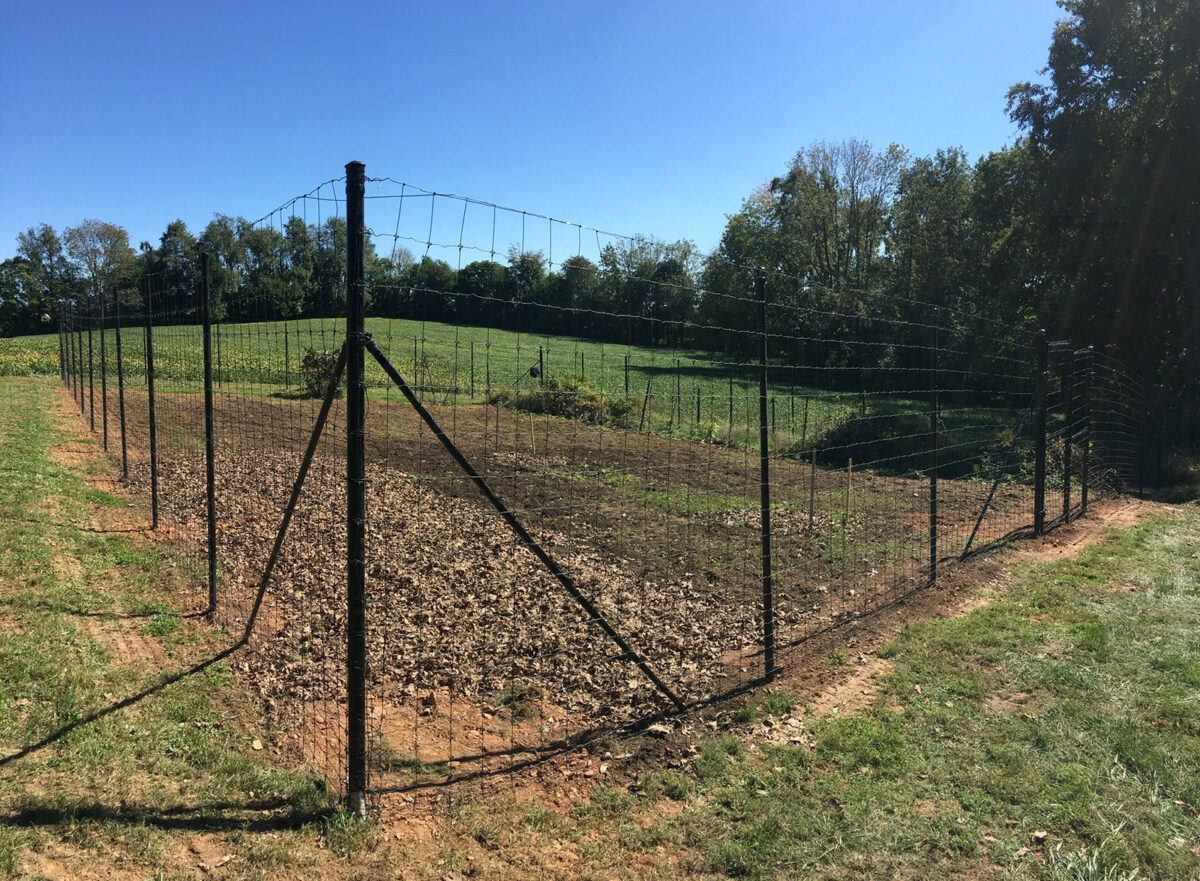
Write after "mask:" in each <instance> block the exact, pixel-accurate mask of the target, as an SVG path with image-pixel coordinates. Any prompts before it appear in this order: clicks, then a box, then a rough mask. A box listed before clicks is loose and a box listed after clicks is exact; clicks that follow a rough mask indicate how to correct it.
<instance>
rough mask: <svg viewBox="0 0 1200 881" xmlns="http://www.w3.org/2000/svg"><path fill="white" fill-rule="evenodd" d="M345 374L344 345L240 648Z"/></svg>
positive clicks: (259, 604)
mask: <svg viewBox="0 0 1200 881" xmlns="http://www.w3.org/2000/svg"><path fill="white" fill-rule="evenodd" d="M345 370H346V345H345V344H344V343H343V344H342V350H341V352H339V353H338V359H337V364H336V365H334V368H333V375H332V376H331V377H330V378H329V386H328V387H327V388H326V389H325V400H323V401H322V402H321V410H320V412H319V413H317V421H316V423H315V424H314V425H313V430H312V436H311V437H310V438H309V439H308V449H306V450H305V451H304V458H303V459H302V460H301V461H300V470H299V472H298V473H297V474H296V480H295V481H294V482H293V483H292V497H291V498H290V499H288V503H287V507H286V508H284V511H283V520H281V521H280V523H279V529H278V530H276V532H275V545H274V546H273V547H272V548H271V556H270V557H268V558H267V565H266V566H265V567H264V568H263V574H262V578H261V579H260V580H259V582H258V593H257V594H256V595H255V597H254V606H253V607H252V608H251V609H250V617H249V619H248V620H247V621H246V630H245V632H244V633H243V634H242V638H241V639H240V640H239V641H238V645H244V644H245V643H246V642H248V641H249V640H250V634H251V633H252V632H253V631H254V622H255V621H256V620H257V619H258V612H259V609H261V608H262V601H263V597H264V596H266V593H267V584H268V583H269V582H270V580H271V573H272V572H273V571H274V570H275V563H276V562H278V560H279V552H280V551H281V550H282V549H283V540H284V538H285V537H286V536H287V531H288V526H289V525H290V524H291V522H292V514H294V513H295V511H296V503H297V502H299V501H300V492H301V490H303V489H304V479H305V478H306V477H307V476H308V469H309V467H310V466H311V465H312V460H313V456H315V455H316V452H317V444H318V443H319V442H320V440H321V432H322V431H324V429H325V422H326V420H328V418H329V409H330V407H332V406H333V398H334V396H335V395H336V394H337V388H338V385H340V384H341V381H342V373H343V372H345Z"/></svg>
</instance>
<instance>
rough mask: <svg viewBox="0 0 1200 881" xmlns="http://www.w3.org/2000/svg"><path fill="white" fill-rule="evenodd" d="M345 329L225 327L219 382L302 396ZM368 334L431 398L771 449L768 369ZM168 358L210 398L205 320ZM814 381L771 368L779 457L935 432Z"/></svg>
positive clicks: (139, 369)
mask: <svg viewBox="0 0 1200 881" xmlns="http://www.w3.org/2000/svg"><path fill="white" fill-rule="evenodd" d="M344 327H345V323H344V321H343V320H341V319H301V320H295V321H271V322H255V323H244V324H222V325H217V326H214V329H213V358H214V381H215V382H216V383H217V386H218V389H219V390H220V391H223V392H227V393H239V394H252V395H274V396H279V397H290V396H299V395H301V394H303V388H304V378H303V373H302V368H301V362H302V360H303V358H304V355H305V353H306V352H307V351H309V350H315V351H318V352H320V351H336V350H337V349H338V348H339V347H340V346H341V342H342V338H343V335H344ZM366 327H367V332H368V333H370V334H371V335H372V337H373V338H374V340H375V341H376V343H377V344H378V345H379V347H380V348H381V349H382V350H383V352H384V353H385V354H386V355H387V356H388V358H389V360H391V362H392V363H393V364H394V365H395V366H396V368H397V369H398V370H399V371H400V372H401V374H402V375H403V376H404V377H405V379H406V380H407V381H408V383H409V384H410V385H411V386H413V387H414V388H415V389H416V390H417V392H418V394H420V396H421V397H422V399H423V400H426V401H428V402H431V403H437V404H443V405H458V404H468V403H472V402H476V403H478V402H483V401H491V402H493V403H500V404H503V405H505V406H509V407H510V408H513V409H518V410H530V411H532V412H536V413H541V414H546V415H571V414H569V413H563V412H559V410H560V408H559V407H558V406H557V404H556V402H557V401H559V400H561V399H562V398H564V397H572V398H581V399H583V400H584V401H585V402H591V403H590V404H589V406H590V407H591V408H592V409H593V410H594V411H595V412H596V413H597V414H599V415H598V416H597V418H595V419H594V420H593V421H599V422H605V421H609V422H612V421H614V420H615V421H618V422H619V423H620V427H623V428H632V429H638V430H643V431H651V432H655V433H659V434H668V435H672V436H676V437H687V438H691V439H695V440H701V441H712V442H718V443H727V444H731V445H736V446H746V445H757V444H758V432H759V428H758V426H759V377H758V369H759V368H758V364H757V363H755V362H748V361H745V360H737V359H736V358H728V357H725V356H722V355H720V354H716V353H712V352H705V351H701V350H685V349H655V348H649V347H645V346H633V345H624V344H620V343H604V342H596V341H592V340H583V339H578V338H575V337H568V336H555V335H541V334H523V333H515V332H512V331H506V330H497V329H494V328H488V327H473V326H457V325H451V324H442V323H437V322H421V321H407V320H398V319H384V318H368V319H367V322H366ZM116 336H117V334H116V331H114V330H111V329H110V330H108V331H106V332H105V334H104V351H105V357H106V359H107V361H106V363H107V366H108V372H109V375H110V376H114V375H115V370H116V368H115V352H116V343H117V340H116ZM100 338H101V334H100V332H99V331H96V332H94V333H93V334H92V341H91V347H92V356H91V357H92V362H93V367H94V370H95V371H97V373H98V371H99V370H100V350H101V340H100ZM76 345H77V346H79V347H80V348H81V350H82V352H83V360H84V364H85V365H86V363H87V357H88V356H87V346H88V335H87V333H86V332H84V333H82V334H81V335H77V338H76ZM121 348H122V355H123V367H124V373H125V379H126V381H127V382H128V383H130V384H132V385H138V386H141V385H144V377H145V341H144V332H143V330H142V328H141V327H140V326H139V327H127V328H125V329H123V330H122V333H121ZM154 354H155V380H156V382H157V383H158V388H159V389H160V390H161V391H163V392H168V393H188V392H199V391H201V388H202V382H203V376H204V374H203V344H202V334H201V328H200V327H199V326H198V325H164V326H159V327H155V329H154ZM68 358H70V348H69V347H68ZM58 359H59V340H58V336H57V334H42V335H37V336H25V337H10V338H5V339H0V375H53V374H55V373H57V372H58V369H59V368H58V364H59V360H58ZM366 367H367V372H366V379H367V384H368V394H369V396H370V397H371V398H372V399H383V398H387V397H389V396H391V397H394V396H395V394H396V391H395V389H393V388H390V384H389V382H388V380H387V377H386V376H385V375H384V373H383V371H382V370H381V369H380V368H379V367H378V365H376V364H375V363H374V361H373V360H371V359H370V358H368V359H367V365H366ZM813 373H814V372H813V371H802V370H801V369H798V368H792V367H789V366H787V365H778V364H773V365H771V367H770V369H769V370H768V386H767V424H768V426H769V427H770V442H771V446H772V448H773V449H774V450H776V451H777V452H779V453H782V454H785V455H800V456H803V455H806V454H807V452H808V451H809V450H811V449H812V448H813V447H822V446H829V447H843V446H846V445H847V444H850V445H852V446H857V447H858V448H859V451H860V452H859V454H858V455H856V454H855V453H854V452H853V451H851V452H850V454H849V455H850V456H851V457H852V458H855V459H857V460H858V461H860V462H862V463H864V464H865V463H867V462H868V461H870V460H872V459H874V458H878V457H879V456H881V455H882V456H883V458H885V459H889V460H891V461H900V460H902V459H903V458H904V453H905V452H906V451H905V450H904V449H901V448H899V447H897V446H896V444H895V443H894V442H891V443H889V444H884V445H883V446H880V441H881V437H876V435H882V434H883V433H884V432H890V433H892V434H902V435H905V436H914V437H915V436H916V435H917V434H919V433H920V432H922V431H924V430H925V429H924V428H923V424H924V423H922V422H921V420H922V419H924V418H925V417H924V415H923V414H924V413H925V411H926V408H927V402H926V401H925V400H924V399H923V397H922V396H915V395H913V394H911V393H905V391H904V390H897V393H893V394H888V393H880V392H879V391H877V390H873V391H871V392H870V393H869V394H868V393H866V392H865V391H860V390H848V389H844V388H837V389H830V388H822V387H820V386H819V385H817V384H814V383H813V382H812V381H811V380H812V378H813ZM818 373H819V372H818ZM85 380H86V376H85ZM95 381H96V382H99V380H98V379H96V380H95ZM575 415H578V414H577V413H576V414H575ZM941 419H942V421H943V423H944V426H945V430H946V431H948V432H955V431H962V432H969V433H970V434H971V435H972V438H973V442H972V443H973V446H974V447H976V448H978V449H980V450H982V449H984V448H985V447H988V446H996V445H997V444H1004V443H1005V442H1006V440H1007V439H1006V437H1005V435H1004V429H1005V426H1006V425H1007V424H1010V423H1011V421H1012V420H1011V410H1010V409H1009V408H1004V409H991V408H989V407H988V406H987V404H986V402H972V403H969V404H968V405H966V406H958V407H945V408H944V409H943V411H942V415H941ZM897 420H904V421H906V423H907V424H908V427H907V428H905V430H904V431H903V432H897V431H895V429H896V427H897V425H899V422H898V421H897ZM829 464H832V462H830V463H829ZM923 464H924V463H923V462H922V463H920V465H919V466H918V467H920V466H923ZM905 467H907V463H904V462H901V467H899V468H893V469H891V470H901V471H902V470H905Z"/></svg>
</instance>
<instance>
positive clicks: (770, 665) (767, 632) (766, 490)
mask: <svg viewBox="0 0 1200 881" xmlns="http://www.w3.org/2000/svg"><path fill="white" fill-rule="evenodd" d="M754 288H755V294H756V295H757V300H758V334H759V338H760V340H761V348H760V350H759V360H758V460H759V480H760V486H761V492H760V511H761V514H762V526H761V529H762V607H763V608H762V616H763V667H764V670H763V675H764V676H765V678H766V679H767V680H768V681H770V680H772V679H774V678H775V674H776V673H777V672H778V670H777V669H776V667H775V590H774V582H773V580H772V577H771V575H772V573H771V458H770V449H769V447H768V443H769V437H768V429H769V423H768V422H767V354H768V353H767V277H766V275H765V274H764V273H763V272H762V270H759V272H758V274H757V276H756V277H755V279H754Z"/></svg>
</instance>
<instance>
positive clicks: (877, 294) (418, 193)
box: [364, 176, 1038, 341]
mask: <svg viewBox="0 0 1200 881" xmlns="http://www.w3.org/2000/svg"><path fill="white" fill-rule="evenodd" d="M366 182H367V183H375V184H379V185H382V184H385V183H387V184H392V185H395V186H399V187H400V188H401V191H400V193H388V194H375V195H370V196H367V198H368V199H373V200H386V199H394V200H401V201H402V200H404V199H412V198H422V199H429V200H430V202H431V214H432V203H433V202H434V201H435V200H436V199H438V198H442V199H448V200H453V201H457V202H460V203H462V204H463V205H464V207H465V206H468V205H475V206H478V207H482V208H486V209H490V210H492V211H494V212H504V213H506V214H509V215H513V216H519V217H521V218H522V220H523V221H525V220H529V219H532V220H536V221H545V222H546V223H547V224H548V225H551V226H553V225H555V224H557V225H559V226H561V227H563V228H568V229H574V230H576V231H577V232H580V233H582V232H587V233H589V234H591V235H593V236H596V237H597V241H598V237H599V236H604V237H606V238H610V239H613V240H616V241H621V242H625V243H631V244H632V243H639V242H645V241H647V240H648V239H647V237H646V236H643V235H628V234H625V233H617V232H612V231H610V230H604V229H600V228H598V227H593V226H588V225H587V224H583V223H577V222H575V221H570V220H564V219H561V218H556V217H554V216H552V215H548V214H542V213H539V212H534V211H527V210H524V209H520V208H513V207H509V206H505V205H500V204H498V203H496V202H490V201H487V200H484V199H477V198H474V197H471V196H463V195H459V194H455V193H442V192H438V191H436V190H430V189H426V188H424V187H421V186H418V185H416V184H411V183H408V182H406V181H402V180H397V179H396V178H393V177H388V176H383V177H368V178H366ZM409 191H411V193H410V192H409ZM464 217H465V210H464ZM464 223H465V221H464ZM431 229H432V222H431ZM364 235H365V236H377V237H381V238H382V237H387V238H392V239H393V240H404V241H411V242H412V243H413V244H422V245H425V246H426V249H427V251H428V249H429V248H432V247H434V246H436V247H439V248H444V249H446V250H452V251H453V250H458V251H462V250H467V249H470V250H475V251H478V252H480V253H488V254H491V255H493V257H494V255H495V254H496V253H497V252H496V249H495V242H494V241H493V243H492V247H491V248H490V249H484V248H478V247H476V246H471V245H466V244H464V243H463V241H462V240H461V235H460V240H459V241H458V242H439V241H434V240H433V238H432V236H431V235H429V236H427V237H426V238H425V239H424V240H422V239H420V238H418V237H415V236H402V235H399V233H398V232H397V233H391V234H386V233H377V232H374V231H373V230H372V229H370V228H368V229H365V230H364ZM521 251H522V253H526V251H525V248H524V246H522V249H521ZM709 259H712V260H716V261H719V262H721V263H723V264H725V265H727V266H730V267H732V268H734V269H738V270H741V271H745V272H749V273H762V274H764V275H765V276H766V277H767V278H768V279H770V278H776V279H784V280H787V281H788V282H791V283H792V284H793V285H796V286H799V287H800V288H801V289H805V290H826V291H829V292H831V293H842V294H852V295H856V296H859V297H873V298H884V299H887V300H889V301H891V302H893V303H903V304H905V305H910V306H915V307H919V308H922V309H929V310H938V311H941V312H943V313H944V314H947V315H953V316H955V317H958V318H960V319H962V320H964V321H979V322H984V323H989V324H993V325H995V326H996V327H999V328H1004V329H1005V330H1006V331H1009V332H1012V333H1020V334H1024V335H1026V336H1027V337H1028V338H1029V339H1030V340H1031V341H1032V340H1034V339H1035V338H1036V337H1037V335H1038V331H1037V330H1036V329H1032V328H1026V327H1019V326H1014V325H1012V324H1011V323H1010V322H1004V321H1000V320H997V319H993V318H988V317H986V316H982V315H976V314H973V313H969V312H963V311H962V310H959V309H955V308H953V307H950V306H946V305H941V304H938V303H933V302H930V301H926V300H919V299H913V298H909V297H903V296H900V295H898V294H895V293H894V292H889V291H870V290H865V289H860V288H846V287H839V288H836V289H832V288H826V287H825V286H822V285H817V284H814V283H813V282H812V280H811V279H807V278H804V277H802V276H799V275H795V274H793V273H788V272H785V271H783V270H782V269H779V268H778V267H764V266H750V265H747V264H744V263H738V262H736V261H732V260H730V259H728V258H726V257H723V256H721V255H720V254H719V253H715V252H714V253H712V254H710V255H709ZM646 281H652V280H651V279H646ZM657 283H659V284H663V285H667V286H669V285H670V283H669V282H664V281H662V280H658V282H657ZM708 293H710V294H714V295H717V296H727V295H722V294H719V293H717V292H708ZM751 302H754V303H757V300H751ZM848 317H861V316H848ZM917 326H921V325H919V324H918V325H917ZM925 326H927V327H930V328H932V327H933V326H934V325H925Z"/></svg>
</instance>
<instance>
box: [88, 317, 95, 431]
mask: <svg viewBox="0 0 1200 881" xmlns="http://www.w3.org/2000/svg"><path fill="white" fill-rule="evenodd" d="M88 311H89V312H91V311H92V310H91V309H89V310H88ZM94 323H95V317H94V315H88V329H87V330H88V398H87V399H88V414H89V415H88V420H89V422H88V424H89V425H90V426H91V429H92V431H95V430H96V361H95V359H94V358H93V357H92V325H93V324H94Z"/></svg>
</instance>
